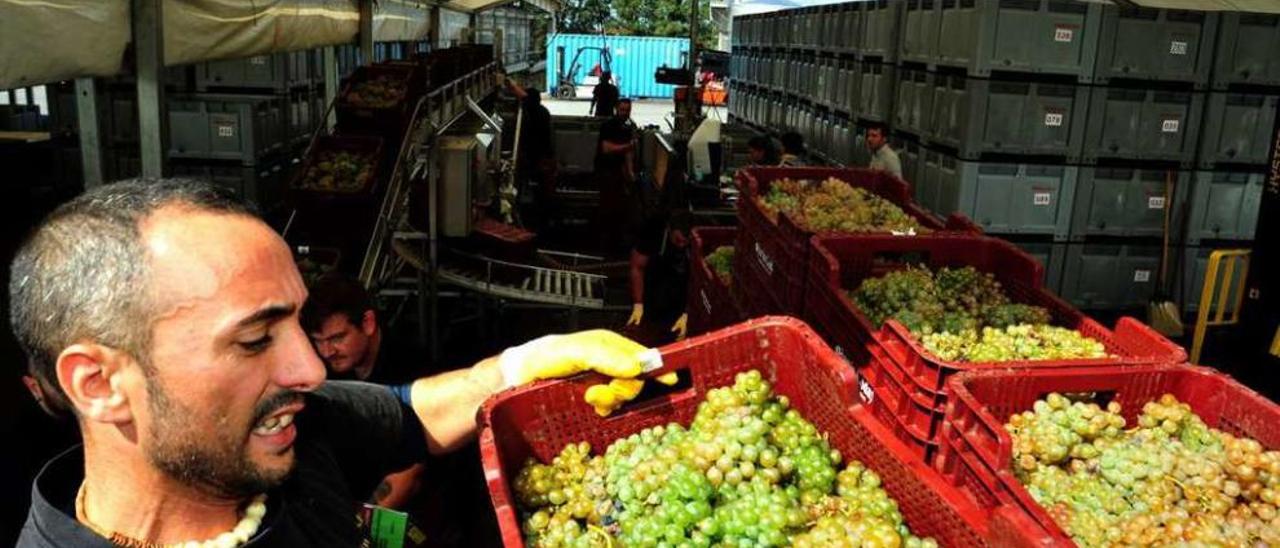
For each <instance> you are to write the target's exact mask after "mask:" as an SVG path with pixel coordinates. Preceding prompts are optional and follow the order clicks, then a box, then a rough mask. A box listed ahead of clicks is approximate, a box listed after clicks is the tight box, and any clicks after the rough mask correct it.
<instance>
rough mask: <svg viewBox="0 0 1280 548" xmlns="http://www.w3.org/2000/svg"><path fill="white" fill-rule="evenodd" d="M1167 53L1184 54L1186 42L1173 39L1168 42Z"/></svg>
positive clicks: (1185, 52)
mask: <svg viewBox="0 0 1280 548" xmlns="http://www.w3.org/2000/svg"><path fill="white" fill-rule="evenodd" d="M1169 53H1170V54H1173V55H1186V54H1187V43H1186V42H1179V41H1177V40H1174V41H1172V42H1169Z"/></svg>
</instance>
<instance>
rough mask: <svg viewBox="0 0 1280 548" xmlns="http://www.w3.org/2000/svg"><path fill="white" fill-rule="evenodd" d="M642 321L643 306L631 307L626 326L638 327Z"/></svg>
mask: <svg viewBox="0 0 1280 548" xmlns="http://www.w3.org/2000/svg"><path fill="white" fill-rule="evenodd" d="M643 319H644V305H643V304H640V303H636V304H633V305H631V317H630V318H627V326H632V325H640V321H641V320H643Z"/></svg>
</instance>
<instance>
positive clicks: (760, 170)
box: [737, 167, 981, 314]
mask: <svg viewBox="0 0 1280 548" xmlns="http://www.w3.org/2000/svg"><path fill="white" fill-rule="evenodd" d="M828 178H836V179H840V180H841V181H844V182H846V183H849V184H850V185H852V186H854V187H858V188H863V189H866V190H868V191H870V192H874V193H875V194H877V195H879V196H881V197H883V198H885V199H886V200H889V201H890V202H893V203H894V204H895V205H897V206H899V207H901V208H902V209H903V210H904V211H906V212H907V213H908V214H910V215H911V216H912V217H915V218H916V220H917V221H919V222H920V224H921V225H922V226H924V227H925V228H928V229H930V230H950V231H961V232H973V233H981V229H979V228H978V226H977V225H976V224H974V223H973V222H972V221H970V220H969V219H968V218H966V217H964V216H963V215H959V214H952V215H951V216H950V217H948V218H947V219H946V220H945V221H943V220H941V219H939V218H937V217H935V216H933V215H932V214H930V213H928V212H927V211H925V210H924V209H923V208H921V207H920V206H919V205H917V204H915V203H914V202H912V201H911V186H910V185H909V184H908V183H907V182H906V181H904V180H902V179H899V178H897V177H894V176H892V175H889V174H887V173H884V172H882V171H872V170H869V169H861V168H826V167H799V168H796V167H755V168H746V169H741V170H738V173H737V182H738V186H739V188H740V189H741V191H742V195H741V196H740V197H739V199H738V219H739V223H740V224H741V233H740V234H739V237H738V238H739V242H741V244H742V245H743V247H741V249H743V250H746V251H750V252H751V253H752V254H753V255H754V257H755V258H756V260H757V261H759V262H760V265H761V270H764V271H766V273H767V274H769V278H768V280H767V281H768V287H769V288H770V291H771V292H772V293H773V294H774V300H775V301H778V303H780V304H781V305H782V306H783V307H785V309H786V310H787V311H789V312H790V313H793V314H797V313H799V311H800V310H801V308H803V306H804V304H805V303H804V291H805V284H806V282H807V281H808V280H807V276H806V270H807V269H808V261H809V245H810V243H809V239H810V238H812V237H813V236H814V232H811V231H808V230H805V229H802V228H800V227H799V225H797V224H796V223H795V222H794V220H792V219H790V218H788V217H787V216H786V215H781V214H780V215H778V220H777V222H774V221H772V220H770V219H769V217H768V216H767V215H765V213H764V210H763V209H761V208H760V204H758V203H756V200H755V198H756V197H757V196H762V195H764V194H767V193H768V192H769V188H770V187H771V186H772V185H773V183H774V182H775V181H778V180H780V179H792V180H796V181H802V180H811V181H818V182H821V181H824V180H826V179H828Z"/></svg>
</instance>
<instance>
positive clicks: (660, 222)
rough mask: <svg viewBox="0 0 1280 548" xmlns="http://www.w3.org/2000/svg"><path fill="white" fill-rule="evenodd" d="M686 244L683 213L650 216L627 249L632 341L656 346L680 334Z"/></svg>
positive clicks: (686, 220) (686, 277)
mask: <svg viewBox="0 0 1280 548" xmlns="http://www.w3.org/2000/svg"><path fill="white" fill-rule="evenodd" d="M688 245H689V217H688V214H687V213H686V212H676V213H674V214H672V215H670V216H666V215H660V216H654V217H653V218H651V219H649V220H648V221H647V222H646V223H645V227H644V229H643V230H642V231H641V233H640V237H639V239H638V240H637V242H636V245H635V247H634V248H633V249H632V250H631V271H630V278H629V279H630V286H631V303H632V305H631V317H630V318H628V319H627V326H628V327H630V328H633V329H635V334H634V335H632V336H633V338H635V339H636V340H638V341H641V342H643V343H645V344H650V345H655V346H656V345H660V344H664V343H667V342H670V341H671V340H672V339H673V338H676V337H682V336H683V335H684V330H685V327H684V322H685V321H686V320H685V319H684V318H683V316H684V311H685V295H686V292H687V290H688V285H689V258H688V252H687V248H688ZM672 333H674V334H675V335H672ZM629 334H630V332H629Z"/></svg>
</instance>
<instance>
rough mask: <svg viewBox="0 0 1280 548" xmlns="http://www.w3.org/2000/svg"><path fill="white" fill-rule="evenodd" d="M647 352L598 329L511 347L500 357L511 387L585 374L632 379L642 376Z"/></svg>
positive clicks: (620, 336)
mask: <svg viewBox="0 0 1280 548" xmlns="http://www.w3.org/2000/svg"><path fill="white" fill-rule="evenodd" d="M646 351H647V349H646V348H645V347H644V346H641V345H640V343H637V342H635V341H632V340H631V339H628V338H626V337H623V336H622V335H619V334H617V333H614V332H612V331H606V330H603V329H596V330H592V331H580V332H578V333H571V334H568V335H548V336H546V337H542V338H540V339H534V340H532V341H529V342H527V343H525V344H522V345H520V346H516V347H513V348H508V349H507V350H506V351H505V352H503V353H502V355H501V356H499V357H498V368H499V369H500V370H501V371H502V379H503V382H504V383H505V384H506V386H507V387H512V386H520V385H522V384H525V383H528V382H531V381H535V380H539V379H558V378H563V377H568V376H572V375H576V374H578V373H581V372H583V371H595V372H597V373H601V374H604V375H608V376H610V377H614V378H623V379H630V378H633V377H635V376H637V375H639V374H640V373H641V371H642V370H643V364H642V363H641V359H642V357H643V355H644V353H645V352H646Z"/></svg>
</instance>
